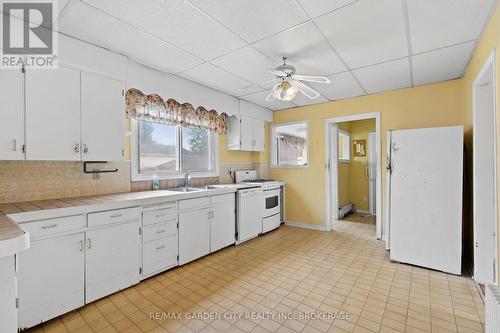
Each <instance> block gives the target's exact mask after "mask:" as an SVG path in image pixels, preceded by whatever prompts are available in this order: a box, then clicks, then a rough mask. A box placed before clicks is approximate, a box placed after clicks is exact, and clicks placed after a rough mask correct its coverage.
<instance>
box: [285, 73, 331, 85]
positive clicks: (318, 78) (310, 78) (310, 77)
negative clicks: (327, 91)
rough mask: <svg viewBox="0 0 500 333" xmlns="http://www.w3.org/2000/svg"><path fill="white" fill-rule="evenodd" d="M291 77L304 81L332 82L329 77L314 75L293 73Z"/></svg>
mask: <svg viewBox="0 0 500 333" xmlns="http://www.w3.org/2000/svg"><path fill="white" fill-rule="evenodd" d="M292 78H293V79H295V80H300V81H306V82H316V83H332V81H331V80H330V79H329V78H327V77H324V76H316V75H303V74H294V75H292Z"/></svg>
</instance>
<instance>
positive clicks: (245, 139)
mask: <svg viewBox="0 0 500 333" xmlns="http://www.w3.org/2000/svg"><path fill="white" fill-rule="evenodd" d="M240 142H241V144H240V149H241V150H247V151H252V150H253V119H252V118H250V117H246V116H241V119H240Z"/></svg>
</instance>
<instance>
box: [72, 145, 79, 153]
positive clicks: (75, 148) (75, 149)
mask: <svg viewBox="0 0 500 333" xmlns="http://www.w3.org/2000/svg"><path fill="white" fill-rule="evenodd" d="M73 150H74V151H75V153H79V152H80V144H79V143H75V146H74V147H73Z"/></svg>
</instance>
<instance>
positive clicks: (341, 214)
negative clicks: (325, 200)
mask: <svg viewBox="0 0 500 333" xmlns="http://www.w3.org/2000/svg"><path fill="white" fill-rule="evenodd" d="M353 209H354V205H353V204H352V203H348V204H347V205H344V206H342V207H340V208H339V219H342V218H344V216H346V215H347V214H349V213H350V212H351V211H352V210H353Z"/></svg>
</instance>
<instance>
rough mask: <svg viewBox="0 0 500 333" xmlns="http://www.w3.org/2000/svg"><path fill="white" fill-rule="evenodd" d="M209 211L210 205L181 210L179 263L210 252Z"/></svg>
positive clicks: (181, 263)
mask: <svg viewBox="0 0 500 333" xmlns="http://www.w3.org/2000/svg"><path fill="white" fill-rule="evenodd" d="M192 200H197V199H192ZM185 201H189V200H185ZM208 212H209V209H208V207H202V208H198V209H193V210H190V211H185V212H182V211H181V212H179V265H183V264H185V263H188V262H190V261H193V260H195V259H198V258H200V257H203V256H204V255H207V254H209V253H210V222H209V218H208Z"/></svg>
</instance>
